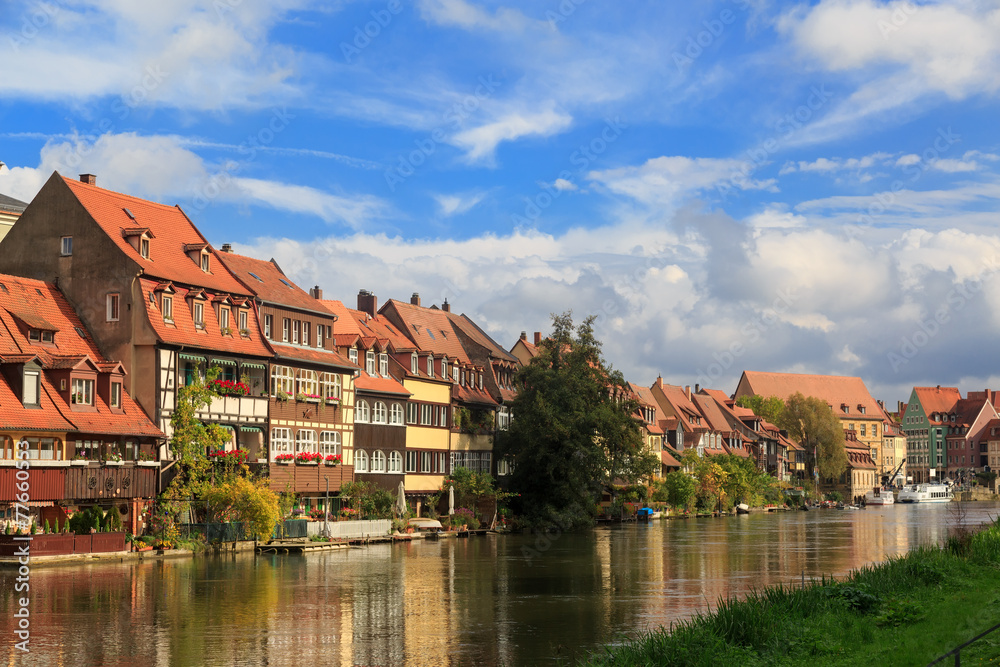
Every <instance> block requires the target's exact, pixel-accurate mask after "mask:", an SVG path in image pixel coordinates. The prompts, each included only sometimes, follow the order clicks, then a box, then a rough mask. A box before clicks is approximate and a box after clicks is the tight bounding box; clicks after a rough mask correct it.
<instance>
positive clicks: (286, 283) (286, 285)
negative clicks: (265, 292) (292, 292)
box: [258, 278, 292, 289]
mask: <svg viewBox="0 0 1000 667" xmlns="http://www.w3.org/2000/svg"><path fill="white" fill-rule="evenodd" d="M258 280H259V278H258ZM278 280H280V281H281V282H283V283H284V284H285V287H287V288H288V289H292V285H291V283H289V282H288V281H287V280H285V279H284V278H278Z"/></svg>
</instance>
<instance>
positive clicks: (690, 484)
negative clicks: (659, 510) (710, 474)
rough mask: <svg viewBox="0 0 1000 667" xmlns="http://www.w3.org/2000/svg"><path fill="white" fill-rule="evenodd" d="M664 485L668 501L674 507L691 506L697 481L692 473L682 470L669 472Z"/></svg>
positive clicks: (664, 479)
mask: <svg viewBox="0 0 1000 667" xmlns="http://www.w3.org/2000/svg"><path fill="white" fill-rule="evenodd" d="M663 487H664V489H665V490H666V492H667V502H668V503H670V504H671V505H673V506H674V507H685V508H690V507H691V503H692V501H694V494H695V481H694V478H693V477H691V475H689V474H687V473H686V472H684V471H682V470H674V471H673V472H668V473H667V474H666V476H665V477H664V478H663Z"/></svg>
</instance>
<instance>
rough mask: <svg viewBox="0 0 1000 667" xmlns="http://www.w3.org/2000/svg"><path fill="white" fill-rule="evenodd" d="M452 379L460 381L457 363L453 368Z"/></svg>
mask: <svg viewBox="0 0 1000 667" xmlns="http://www.w3.org/2000/svg"><path fill="white" fill-rule="evenodd" d="M451 379H452V381H454V382H458V364H455V365H454V366H452V368H451Z"/></svg>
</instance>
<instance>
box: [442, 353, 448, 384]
mask: <svg viewBox="0 0 1000 667" xmlns="http://www.w3.org/2000/svg"><path fill="white" fill-rule="evenodd" d="M441 377H442V378H444V379H445V380H447V379H448V355H445V356H444V357H442V358H441Z"/></svg>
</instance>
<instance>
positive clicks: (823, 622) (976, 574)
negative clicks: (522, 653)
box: [581, 521, 1000, 667]
mask: <svg viewBox="0 0 1000 667" xmlns="http://www.w3.org/2000/svg"><path fill="white" fill-rule="evenodd" d="M998 623H1000V521H998V522H997V523H994V524H993V525H991V526H989V527H986V528H984V529H983V530H980V531H979V532H974V533H973V532H969V533H965V534H963V535H960V536H957V537H952V538H950V539H949V540H948V542H947V544H946V545H945V546H943V547H924V548H921V549H917V550H915V551H912V552H910V553H908V554H907V555H905V556H902V557H899V558H894V559H891V560H889V561H887V562H884V563H880V564H877V565H871V566H868V567H863V568H861V569H859V570H856V571H854V572H853V573H851V574H850V575H849V576H848V577H846V578H844V579H842V580H837V581H833V580H829V579H827V580H821V581H819V582H815V581H814V582H806V583H805V586H804V587H803V586H798V587H796V586H791V587H784V586H776V587H769V588H764V589H762V590H759V591H754V592H751V593H749V594H748V595H746V597H744V598H742V599H729V600H726V601H723V602H720V604H719V606H718V607H717V608H716V609H715V610H714V611H712V612H710V613H704V614H698V615H696V616H695V617H694V618H692V619H690V620H688V621H683V622H680V623H677V624H675V625H673V626H672V627H671V628H663V629H660V630H655V631H652V632H649V633H648V634H645V635H643V636H640V637H638V638H636V639H633V640H631V641H628V642H627V643H624V644H621V645H617V646H613V647H609V648H607V649H605V650H604V651H603V652H600V653H596V654H594V655H592V656H590V657H589V659H587V660H586V661H584V662H583V663H581V664H583V665H588V666H590V667H604V666H610V665H653V664H655V665H677V666H681V665H711V666H712V667H719V666H721V665H798V664H823V665H871V664H883V665H926V664H927V663H929V662H930V661H931V660H934V659H935V658H937V657H939V656H941V655H943V654H944V653H946V652H948V651H950V650H952V649H953V648H955V647H956V646H959V645H960V644H962V643H964V642H966V641H968V640H969V639H971V638H972V637H974V636H976V635H977V634H979V633H980V632H982V631H984V630H986V629H988V628H990V627H992V626H994V625H996V624H998ZM998 655H1000V631H998V632H997V633H994V634H993V635H990V636H988V637H986V638H985V639H983V640H981V641H979V642H977V643H976V644H974V645H972V646H970V647H969V648H968V649H964V650H963V651H962V662H963V664H969V665H978V664H995V660H996V658H997V656H998ZM950 660H951V659H949V661H950ZM987 660H989V661H990V662H989V663H987V662H986V661H987Z"/></svg>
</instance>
